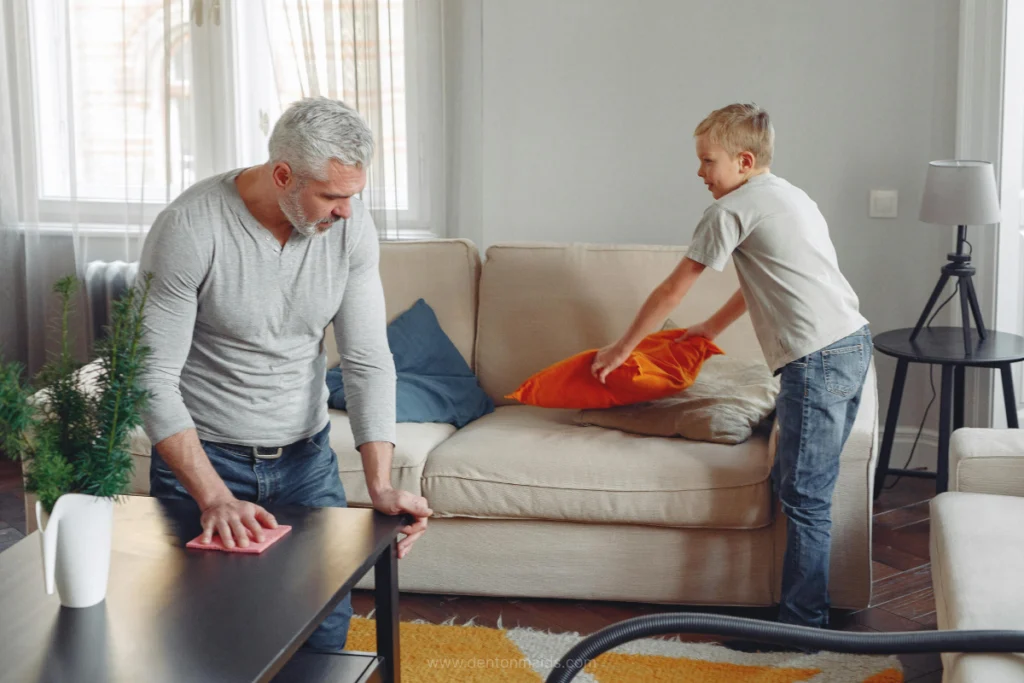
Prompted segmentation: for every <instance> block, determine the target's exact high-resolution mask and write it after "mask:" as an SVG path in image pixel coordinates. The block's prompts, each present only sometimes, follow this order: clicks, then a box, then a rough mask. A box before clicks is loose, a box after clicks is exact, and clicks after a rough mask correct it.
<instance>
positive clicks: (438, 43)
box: [0, 0, 445, 372]
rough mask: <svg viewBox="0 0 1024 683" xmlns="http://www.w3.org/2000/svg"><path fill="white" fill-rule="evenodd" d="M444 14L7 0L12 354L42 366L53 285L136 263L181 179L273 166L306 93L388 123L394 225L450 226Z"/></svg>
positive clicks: (383, 188) (383, 148) (238, 0)
mask: <svg viewBox="0 0 1024 683" xmlns="http://www.w3.org/2000/svg"><path fill="white" fill-rule="evenodd" d="M441 26H442V21H441V2H440V0H0V288H2V290H3V292H4V295H3V296H0V353H2V354H3V355H4V357H6V358H8V359H11V358H14V359H18V360H21V361H22V362H24V363H25V364H26V365H27V366H28V367H29V369H30V371H32V372H35V371H36V370H38V369H39V368H40V367H41V366H42V364H43V363H44V362H45V360H46V357H47V351H48V350H55V349H56V348H57V346H58V343H59V338H58V335H57V334H56V333H55V332H56V331H55V329H54V327H53V323H54V322H56V321H57V319H58V313H59V311H58V310H57V307H56V304H57V301H56V299H55V297H53V296H52V295H51V294H50V290H51V288H52V286H53V283H54V282H55V281H56V280H57V279H59V278H60V277H63V276H64V275H67V274H71V273H77V274H78V275H79V276H82V275H83V274H84V273H83V271H84V269H85V266H86V264H87V263H89V262H90V261H93V260H100V261H108V262H109V261H114V260H124V261H129V262H130V261H135V260H137V259H138V256H139V252H140V250H141V246H142V242H143V238H144V236H145V233H146V231H147V230H148V228H149V225H150V224H151V223H152V221H153V219H154V218H155V217H156V215H157V214H158V213H159V212H160V211H161V210H162V209H163V208H164V206H166V204H167V203H168V202H170V201H171V200H173V199H174V198H175V197H176V196H178V195H179V194H180V193H181V192H182V191H183V190H184V189H186V188H187V187H189V186H190V185H192V184H193V183H194V182H195V181H197V180H199V179H202V178H204V177H207V176H209V175H212V174H214V173H219V172H223V171H227V170H229V169H231V168H236V167H240V166H249V165H255V164H262V163H264V162H265V161H266V160H267V138H268V136H269V133H270V130H271V128H272V126H273V124H274V122H275V121H276V120H277V118H278V116H279V115H280V113H281V111H283V109H284V108H285V107H286V106H287V105H288V104H289V103H291V102H292V101H294V100H296V99H299V98H301V97H305V96H309V95H324V96H327V97H334V98H339V99H342V100H344V101H345V102H347V103H348V104H350V105H352V106H353V107H355V108H356V109H357V110H358V111H359V112H360V113H362V115H363V116H364V117H365V119H366V120H367V122H368V123H369V125H370V127H371V128H372V129H373V131H374V134H375V137H376V140H377V150H376V154H375V158H374V162H373V164H372V166H371V168H370V169H369V173H368V183H367V188H366V190H365V191H364V193H363V199H364V201H365V202H366V204H367V205H368V206H369V207H370V210H371V211H372V212H373V216H374V219H375V222H376V224H377V227H378V230H379V232H380V234H381V237H382V238H384V239H404V238H410V237H424V236H432V235H441V236H443V235H444V234H445V230H444V224H445V223H444V209H445V197H444V192H445V186H444V179H445V169H444V121H443V119H444V117H443V91H444V88H443V77H442V74H443V69H442V35H441ZM77 308H78V311H79V315H78V316H77V319H76V320H75V321H74V333H75V337H76V339H77V341H78V342H79V344H78V350H79V351H80V352H83V353H84V351H85V350H86V348H87V346H88V344H89V342H90V341H91V340H90V339H89V335H90V333H91V329H90V326H88V325H86V324H85V319H86V317H87V316H86V315H85V311H86V306H85V302H84V300H83V301H80V302H79V304H78V306H77Z"/></svg>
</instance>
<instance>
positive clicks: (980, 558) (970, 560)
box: [931, 493, 1024, 683]
mask: <svg viewBox="0 0 1024 683" xmlns="http://www.w3.org/2000/svg"><path fill="white" fill-rule="evenodd" d="M1022 518H1024V498H1017V497H1014V496H998V495H991V494H983V493H943V494H940V495H938V496H936V497H935V498H934V499H933V500H932V502H931V559H932V586H933V588H934V591H935V607H936V611H937V615H936V616H937V617H938V622H939V628H940V629H1016V630H1020V629H1024V584H1022V583H1021V581H1020V577H1021V575H1024V526H1022V525H1021V523H1020V520H1021V519H1022ZM942 658H943V663H944V669H945V676H944V677H943V679H942V680H943V681H949V682H950V683H952V682H954V681H957V682H960V681H963V682H966V681H986V682H989V681H991V682H992V683H997V682H1000V681H1021V680H1024V655H1020V654H945V655H943V657H942Z"/></svg>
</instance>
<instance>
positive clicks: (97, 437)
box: [0, 276, 151, 607]
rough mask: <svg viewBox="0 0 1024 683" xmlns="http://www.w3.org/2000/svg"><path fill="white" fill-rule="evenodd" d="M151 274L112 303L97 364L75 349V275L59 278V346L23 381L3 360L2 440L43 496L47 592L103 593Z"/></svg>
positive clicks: (137, 407) (90, 599)
mask: <svg viewBox="0 0 1024 683" xmlns="http://www.w3.org/2000/svg"><path fill="white" fill-rule="evenodd" d="M150 282H151V276H146V277H145V278H144V279H143V280H142V283H141V285H140V286H139V287H133V288H130V289H129V290H128V292H127V293H126V294H125V295H124V296H123V297H121V299H120V300H118V301H117V302H115V304H114V305H113V314H112V316H111V322H110V326H109V328H108V334H107V336H106V337H105V338H104V339H102V340H101V341H99V342H98V343H97V345H96V347H97V348H96V351H97V356H98V357H97V359H96V361H95V362H94V363H92V364H90V365H88V366H86V367H84V368H83V367H81V365H80V364H79V363H77V362H76V360H75V359H74V357H73V355H72V353H71V336H70V333H69V329H68V328H69V324H68V321H69V318H70V315H71V311H72V300H73V298H74V295H75V292H76V290H77V281H76V280H75V278H74V277H73V276H68V277H65V278H62V279H61V280H59V281H58V282H57V283H56V284H55V285H54V292H56V293H57V294H58V295H59V297H60V299H61V321H60V331H61V347H60V352H59V353H58V354H56V356H55V357H53V358H52V359H51V360H50V361H49V362H48V363H47V364H46V366H45V367H44V368H43V369H42V371H40V373H39V375H38V376H37V378H36V381H35V382H34V383H29V382H26V381H23V378H22V374H23V368H22V367H21V366H20V365H19V364H17V363H3V362H0V444H2V446H3V449H4V450H5V451H6V452H7V453H8V455H10V456H12V457H14V458H15V459H20V460H22V461H23V462H24V471H25V490H26V491H27V492H30V493H35V494H36V495H37V496H38V502H37V503H36V516H37V521H38V523H39V529H40V531H41V535H42V546H43V564H44V567H45V572H46V575H45V582H46V592H47V593H51V594H52V593H53V589H54V583H56V586H57V590H58V593H59V594H60V601H61V604H62V605H65V606H67V607H89V606H92V605H95V604H97V603H99V602H101V601H102V600H103V599H104V598H105V597H106V590H107V577H108V575H109V569H110V540H111V530H112V527H113V510H114V507H113V506H114V500H115V499H116V498H117V497H118V496H120V495H121V494H123V493H125V492H126V491H127V490H128V485H129V483H130V482H131V476H132V459H131V455H130V454H129V452H128V448H127V446H128V437H129V435H130V433H131V431H132V430H133V429H135V428H136V427H137V426H139V425H140V424H141V422H142V409H143V407H144V405H145V401H146V397H147V395H146V392H145V391H144V390H143V389H142V388H141V387H140V385H139V382H138V378H139V375H140V374H141V371H142V370H143V368H144V366H145V363H146V360H147V358H148V355H149V350H148V349H147V348H146V347H145V346H144V345H143V343H142V323H143V320H144V316H143V310H144V308H145V305H146V299H147V297H148V295H149V287H150ZM58 531H59V533H58Z"/></svg>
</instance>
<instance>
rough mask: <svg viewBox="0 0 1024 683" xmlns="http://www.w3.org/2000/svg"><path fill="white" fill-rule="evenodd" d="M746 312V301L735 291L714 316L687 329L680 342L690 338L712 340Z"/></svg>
mask: <svg viewBox="0 0 1024 683" xmlns="http://www.w3.org/2000/svg"><path fill="white" fill-rule="evenodd" d="M746 312H747V300H746V299H744V298H743V290H740V289H737V290H736V293H735V294H733V295H732V296H731V297H729V300H728V301H726V302H725V303H724V304H723V305H722V307H721V308H719V309H718V310H717V311H715V314H714V315H712V316H711V317H710V318H708V319H707V320H705V321H704V322H702V323H699V324H697V325H692V326H691V327H689V328H688V329H687V330H686V333H685V334H684V335H683V336H682V337H680V340H682V339H689V338H690V337H706V338H707V339H714V338H715V337H717V336H718V335H720V334H721V333H722V332H723V331H725V328H727V327H729V325H732V324H733V323H734V322H736V319H737V318H739V317H740V316H741V315H743V314H744V313H746Z"/></svg>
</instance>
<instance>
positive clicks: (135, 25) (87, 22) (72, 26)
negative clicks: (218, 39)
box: [0, 0, 195, 372]
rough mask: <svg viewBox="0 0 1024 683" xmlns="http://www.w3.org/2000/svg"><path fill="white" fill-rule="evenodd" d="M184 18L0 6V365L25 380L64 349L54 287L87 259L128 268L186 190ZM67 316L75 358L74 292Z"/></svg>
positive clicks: (86, 1) (109, 9)
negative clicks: (159, 217) (17, 370)
mask: <svg viewBox="0 0 1024 683" xmlns="http://www.w3.org/2000/svg"><path fill="white" fill-rule="evenodd" d="M190 9H191V6H190V4H189V2H188V0H6V1H5V2H3V3H0V160H2V162H0V254H2V256H0V259H2V260H0V271H2V273H3V274H2V275H0V277H2V282H3V285H4V290H5V295H4V296H3V297H2V300H3V303H2V304H0V305H2V306H3V309H2V310H0V314H2V320H3V323H2V325H3V334H2V336H0V343H2V344H3V348H2V349H0V353H3V355H4V357H5V358H7V359H18V360H20V361H22V362H24V363H25V364H26V365H27V366H28V368H29V370H30V371H31V372H35V371H36V370H38V369H39V368H40V367H41V365H42V364H43V363H44V362H45V360H46V359H47V354H48V352H49V351H54V350H55V349H56V348H57V346H58V344H59V341H60V340H59V336H58V335H57V331H58V324H59V310H58V308H57V303H58V302H57V299H56V297H54V296H53V295H52V294H51V288H52V286H53V283H54V282H55V281H56V280H57V279H59V278H60V277H63V276H65V275H68V274H78V275H81V274H82V273H83V270H84V266H85V263H86V262H87V261H88V260H90V259H91V258H95V257H101V258H105V259H110V260H113V259H123V260H129V261H130V260H134V259H137V258H138V252H139V249H140V247H141V242H142V235H143V232H144V230H145V228H146V227H147V226H148V225H149V223H150V221H151V220H152V218H153V217H154V216H155V214H156V213H157V212H158V211H159V210H160V209H161V208H162V206H163V205H164V204H166V202H167V201H168V200H169V199H170V198H171V197H173V196H175V195H176V194H178V193H179V192H180V191H181V190H182V189H183V188H184V187H187V186H188V185H190V184H191V183H192V182H194V180H195V177H194V159H193V157H192V150H191V149H190V146H191V139H192V127H193V126H192V110H191V106H190V92H189V84H190V75H191V59H190V57H191V52H190V35H191V24H190V21H189V10H190ZM90 251H92V252H93V253H92V254H90ZM8 292H10V293H8ZM76 308H77V315H76V317H75V318H74V320H73V324H72V332H73V334H74V337H75V340H76V346H77V349H78V351H79V353H80V355H81V354H83V353H84V352H85V349H86V348H87V347H88V345H89V342H90V341H91V340H90V339H89V335H90V328H89V326H87V325H86V324H85V322H84V321H85V319H86V315H85V297H84V291H83V293H82V296H80V297H79V299H78V300H77V301H76Z"/></svg>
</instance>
